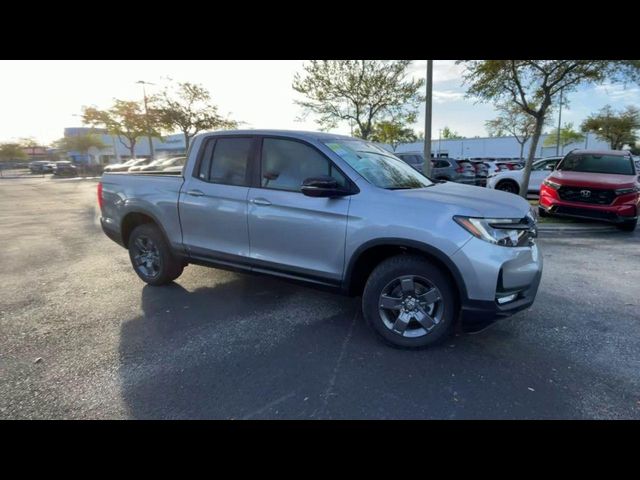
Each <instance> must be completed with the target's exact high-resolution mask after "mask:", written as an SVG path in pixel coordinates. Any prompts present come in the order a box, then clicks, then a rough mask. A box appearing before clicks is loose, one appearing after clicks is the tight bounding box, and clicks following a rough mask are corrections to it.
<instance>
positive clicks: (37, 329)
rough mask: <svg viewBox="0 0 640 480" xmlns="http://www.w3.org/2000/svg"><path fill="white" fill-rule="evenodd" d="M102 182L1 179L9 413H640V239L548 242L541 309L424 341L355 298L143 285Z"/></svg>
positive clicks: (272, 289)
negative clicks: (101, 194)
mask: <svg viewBox="0 0 640 480" xmlns="http://www.w3.org/2000/svg"><path fill="white" fill-rule="evenodd" d="M95 190H96V181H95V180H76V179H64V180H53V179H50V178H49V177H45V178H41V177H36V178H27V179H1V180H0V242H1V243H0V244H1V245H2V248H1V249H0V266H1V269H0V305H1V306H0V329H1V332H2V334H1V335H0V418H3V419H7V418H14V419H21V418H52V419H60V418H65V419H66V418H98V419H107V418H138V419H147V418H158V419H173V418H215V419H249V418H250V419H328V418H331V419H351V418H357V419H396V418H402V419H405V418H406V419H485V418H488V419H565V418H568V419H624V418H633V419H639V418H640V289H639V288H638V285H640V242H639V240H640V233H638V232H636V233H635V234H625V233H617V232H616V233H608V234H599V235H598V234H589V235H588V236H586V235H585V236H578V235H576V234H571V236H561V235H558V236H546V237H543V238H541V239H540V241H539V243H540V246H541V251H542V253H543V255H544V261H545V270H544V275H543V278H542V282H541V286H540V291H539V294H538V297H537V300H536V302H535V304H534V305H533V306H532V308H530V309H529V310H527V311H524V312H521V313H519V314H517V315H516V316H514V317H512V318H509V319H506V320H502V321H500V322H499V323H497V324H495V325H494V326H492V327H491V328H489V329H487V330H485V331H484V332H481V333H478V334H475V335H464V334H463V335H459V336H456V337H454V338H452V339H451V341H449V342H448V343H446V344H445V345H443V346H441V347H438V348H433V349H430V350H422V351H403V350H396V349H392V348H389V347H387V346H385V345H383V344H382V343H380V342H379V341H378V339H377V338H376V337H375V334H374V333H373V332H372V331H371V330H370V329H369V328H368V327H367V326H366V325H365V323H364V321H363V319H362V316H361V313H360V311H359V299H350V298H345V297H341V296H337V295H333V294H330V293H324V292H319V291H315V290H312V289H309V288H304V287H299V286H295V285H292V284H289V283H285V282H283V281H279V280H271V279H267V278H264V277H252V276H243V275H240V274H235V273H229V272H224V271H219V270H213V269H207V268H204V267H198V266H190V267H188V268H187V269H186V270H185V272H184V274H183V275H182V276H181V277H180V278H179V279H178V280H177V282H176V283H175V284H173V285H171V286H168V287H155V288H154V287H149V286H145V285H144V284H143V283H142V281H140V280H139V279H138V277H137V276H136V275H135V274H134V273H133V271H132V269H131V267H130V265H129V259H128V256H127V252H126V251H125V250H124V249H122V248H121V247H119V246H118V245H116V244H115V243H113V242H112V241H110V240H108V239H107V238H106V237H105V236H104V235H103V233H102V231H101V230H100V227H99V223H98V213H97V204H96V193H95Z"/></svg>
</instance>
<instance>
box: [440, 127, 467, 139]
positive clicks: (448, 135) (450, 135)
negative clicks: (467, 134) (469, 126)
mask: <svg viewBox="0 0 640 480" xmlns="http://www.w3.org/2000/svg"><path fill="white" fill-rule="evenodd" d="M442 138H443V139H445V140H457V139H460V138H463V137H462V136H461V135H459V134H458V132H456V131H454V130H451V129H450V128H449V127H447V126H445V127H444V128H443V129H442Z"/></svg>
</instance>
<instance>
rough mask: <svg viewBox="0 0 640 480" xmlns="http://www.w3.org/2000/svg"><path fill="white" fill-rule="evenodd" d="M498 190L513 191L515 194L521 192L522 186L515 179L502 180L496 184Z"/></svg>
mask: <svg viewBox="0 0 640 480" xmlns="http://www.w3.org/2000/svg"><path fill="white" fill-rule="evenodd" d="M496 190H500V191H502V192H507V193H513V194H515V195H519V194H520V186H519V185H518V184H517V183H516V182H514V181H513V180H502V181H501V182H498V184H497V185H496Z"/></svg>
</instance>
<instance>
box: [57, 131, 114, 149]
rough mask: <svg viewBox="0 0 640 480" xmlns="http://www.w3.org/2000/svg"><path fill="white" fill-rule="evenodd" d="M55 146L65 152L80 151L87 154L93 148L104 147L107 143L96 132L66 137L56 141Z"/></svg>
mask: <svg viewBox="0 0 640 480" xmlns="http://www.w3.org/2000/svg"><path fill="white" fill-rule="evenodd" d="M54 147H55V148H56V149H58V150H62V151H63V152H80V153H82V154H86V153H87V152H88V151H89V150H90V149H91V148H99V149H101V148H104V147H106V145H105V144H104V143H103V142H102V140H101V139H100V137H99V136H98V135H96V134H92V133H89V134H86V135H75V136H71V137H64V138H61V139H60V140H57V141H56V142H54Z"/></svg>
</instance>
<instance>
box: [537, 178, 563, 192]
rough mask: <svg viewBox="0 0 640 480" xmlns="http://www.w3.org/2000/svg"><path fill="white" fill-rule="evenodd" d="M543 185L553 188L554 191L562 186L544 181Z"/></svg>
mask: <svg viewBox="0 0 640 480" xmlns="http://www.w3.org/2000/svg"><path fill="white" fill-rule="evenodd" d="M542 183H544V184H545V185H546V186H547V187H549V188H553V189H554V190H558V189H559V188H560V187H561V186H562V185H560V184H559V183H556V182H552V181H551V180H545V181H544V182H542Z"/></svg>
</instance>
